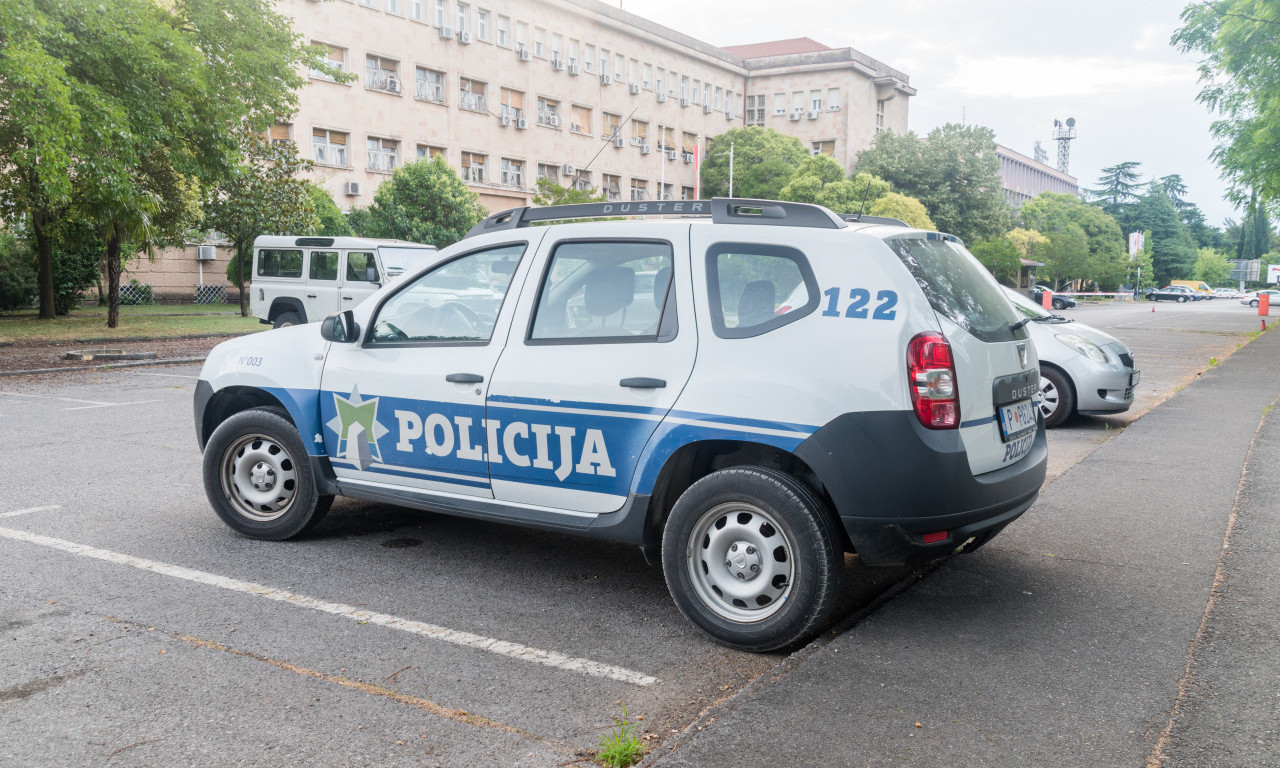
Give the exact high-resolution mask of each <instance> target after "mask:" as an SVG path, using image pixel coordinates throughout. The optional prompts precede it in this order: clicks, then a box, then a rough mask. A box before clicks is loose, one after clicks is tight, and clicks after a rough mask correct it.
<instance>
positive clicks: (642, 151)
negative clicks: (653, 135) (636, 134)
mask: <svg viewBox="0 0 1280 768" xmlns="http://www.w3.org/2000/svg"><path fill="white" fill-rule="evenodd" d="M652 151H653V147H651V146H649V145H648V144H641V145H640V154H642V155H647V154H649V153H650V152H652Z"/></svg>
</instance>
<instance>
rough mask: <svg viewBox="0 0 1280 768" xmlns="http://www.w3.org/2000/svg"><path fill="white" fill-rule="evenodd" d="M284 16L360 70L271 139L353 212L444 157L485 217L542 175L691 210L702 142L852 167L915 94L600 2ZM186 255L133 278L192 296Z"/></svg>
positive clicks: (882, 72)
mask: <svg viewBox="0 0 1280 768" xmlns="http://www.w3.org/2000/svg"><path fill="white" fill-rule="evenodd" d="M278 8H279V10H280V11H281V12H282V13H284V14H286V15H288V16H289V17H290V18H292V19H293V22H294V27H295V29H296V30H297V31H298V32H299V33H300V34H301V35H302V36H303V38H304V39H305V40H306V41H307V42H309V43H313V44H316V45H319V46H323V47H324V48H325V49H326V50H327V51H328V56H329V58H330V60H331V61H332V62H333V63H334V64H335V65H337V66H338V67H340V68H341V69H343V70H345V71H347V72H349V73H351V74H353V75H355V79H354V80H352V81H351V82H349V83H339V82H336V81H335V80H334V79H332V78H329V77H326V76H325V75H323V74H322V73H319V72H311V73H309V80H308V83H307V85H306V86H304V87H303V89H302V91H301V93H300V94H299V101H300V106H299V109H298V112H297V114H296V115H294V116H293V118H292V121H291V122H290V123H289V124H287V125H279V126H276V127H275V128H274V129H273V132H272V136H273V138H275V139H278V140H292V141H294V142H295V143H296V144H297V147H298V151H299V153H300V154H302V155H303V156H306V157H309V158H311V159H312V160H313V161H314V162H315V168H314V170H313V172H312V173H313V175H314V176H315V177H316V178H317V179H318V180H320V181H321V182H322V183H323V184H324V185H325V186H326V188H327V189H328V190H329V192H330V193H331V194H332V195H333V197H334V199H335V200H336V201H337V202H338V205H339V207H341V208H343V209H349V208H351V207H353V206H366V205H368V204H369V203H370V202H372V200H373V194H374V192H375V191H376V189H377V187H378V185H379V184H381V183H382V182H383V181H385V180H386V179H388V178H390V175H391V173H392V172H393V171H394V170H395V168H396V167H398V166H400V165H402V164H404V163H406V162H411V161H413V160H415V159H417V158H420V157H427V156H434V155H443V156H444V158H445V160H446V161H447V162H448V164H449V165H450V166H452V167H453V168H455V169H456V170H457V171H458V173H459V174H460V175H461V176H462V178H463V179H464V180H465V181H466V182H467V183H468V185H469V186H470V187H471V189H472V190H473V191H475V192H476V193H477V194H478V195H479V197H480V202H481V204H483V205H484V206H485V207H486V208H488V209H489V210H490V211H500V210H504V209H506V208H511V207H514V206H519V205H525V204H528V203H529V202H530V201H531V198H532V195H533V192H534V189H535V184H536V182H537V180H538V179H539V178H541V177H549V178H551V179H552V180H553V181H555V182H557V183H559V184H562V185H564V186H570V185H576V186H578V187H581V188H591V189H599V190H603V191H605V192H606V193H607V194H608V196H609V197H610V198H611V199H619V200H654V199H660V198H661V199H682V198H693V197H695V196H696V195H697V194H698V191H699V190H698V186H697V173H698V171H697V169H698V165H699V162H700V160H701V159H702V158H703V157H705V153H706V152H707V151H708V147H709V140H711V139H713V138H714V137H715V136H717V135H718V134H721V133H723V132H724V131H726V130H728V129H730V128H734V127H740V126H743V125H761V126H764V127H767V128H773V129H776V130H778V131H780V132H783V133H787V134H791V135H794V136H796V137H798V138H799V139H801V140H802V141H803V142H804V143H805V144H806V146H808V147H810V148H811V150H812V151H813V152H815V153H817V152H825V153H828V154H830V155H832V156H833V157H835V158H836V159H837V160H838V161H839V162H840V163H841V164H842V165H843V166H845V168H846V169H849V168H852V166H853V163H854V162H855V160H856V157H857V152H858V151H860V150H862V149H865V148H866V147H867V146H869V145H870V143H871V142H872V140H873V139H874V137H875V134H876V133H877V132H878V131H880V130H885V129H891V130H893V131H894V132H896V133H903V132H905V131H906V130H907V110H908V101H909V98H910V97H911V96H914V95H915V90H914V89H912V88H911V86H910V83H909V80H908V77H907V76H906V75H905V74H903V73H901V72H899V71H897V70H894V69H892V68H891V67H888V66H887V65H885V64H883V63H881V62H879V61H876V60H875V59H872V58H871V57H869V56H866V55H865V54H862V53H860V52H858V51H856V50H854V49H852V48H835V49H833V48H828V47H827V46H824V45H822V44H820V43H817V42H815V41H813V40H811V39H809V38H798V39H792V40H780V41H774V42H768V43H759V44H754V45H743V46H734V47H729V48H718V47H716V46H714V45H711V44H709V43H705V42H702V41H700V40H695V39H694V38H692V37H689V36H688V35H685V34H682V33H680V32H678V31H676V30H673V29H670V28H667V27H664V26H662V25H659V24H655V23H653V22H651V21H648V20H646V19H643V18H641V17H639V16H636V15H634V14H631V13H627V12H625V11H622V10H620V9H618V8H616V7H614V6H612V5H608V4H606V3H603V2H598V1H597V0H467V1H466V2H460V1H459V0H329V1H328V2H316V1H315V0H279V3H278ZM711 151H721V150H719V149H718V148H717V149H715V150H711ZM189 251H190V253H189V254H186V255H184V256H183V258H188V259H189V261H190V270H188V271H189V273H190V274H189V279H187V278H186V277H180V276H178V275H177V274H175V271H174V270H173V269H172V267H173V265H169V268H170V271H169V272H167V273H163V274H164V279H163V281H161V282H164V283H171V282H174V280H175V279H176V280H180V281H185V284H183V285H168V284H160V283H158V282H157V280H155V279H153V278H160V277H161V274H162V273H160V272H159V271H158V270H147V269H145V268H146V266H147V265H145V264H144V265H138V267H136V268H135V269H133V270H131V272H133V276H136V277H138V278H139V279H141V280H143V281H144V282H147V281H150V282H153V283H155V284H156V289H157V291H158V292H160V293H164V294H171V293H173V292H175V291H177V290H182V291H193V290H194V287H193V286H194V285H195V283H196V282H197V279H198V272H197V263H196V250H195V248H194V247H192V248H191V249H189ZM219 255H220V257H221V252H219ZM221 264H222V265H225V261H221ZM140 268H141V269H140ZM211 271H212V272H213V273H217V277H219V278H220V277H221V274H220V270H219V269H218V268H214V267H212V265H211V266H210V268H206V269H204V279H205V280H206V281H207V280H209V279H210V274H211ZM143 272H148V273H149V274H146V275H145V276H144V274H143ZM177 272H182V270H177ZM184 274H185V273H184Z"/></svg>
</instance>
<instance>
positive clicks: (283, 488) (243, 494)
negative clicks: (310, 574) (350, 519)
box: [204, 408, 333, 541]
mask: <svg viewBox="0 0 1280 768" xmlns="http://www.w3.org/2000/svg"><path fill="white" fill-rule="evenodd" d="M204 491H205V495H206V496H208V497H209V503H210V504H211V505H212V506H213V511H214V512H217V513H218V517H220V518H222V521H223V522H224V523H226V524H227V525H229V526H231V528H233V529H235V530H236V531H238V532H239V533H241V534H243V535H245V536H248V537H249V538H251V539H262V540H265V541H283V540H285V539H290V538H293V537H294V536H298V535H299V534H302V533H304V532H305V531H307V530H309V529H310V528H312V527H313V526H315V525H316V523H319V522H320V520H321V519H322V518H323V517H324V515H325V513H326V512H328V511H329V505H330V504H332V503H333V497H332V496H321V495H320V494H319V493H318V492H317V491H316V483H315V477H314V475H313V474H312V470H311V462H310V461H309V460H308V459H307V450H306V448H305V447H304V445H303V443H302V439H301V438H300V437H298V431H297V430H296V429H295V428H294V426H293V424H291V423H290V422H289V420H288V418H286V416H285V414H284V412H283V411H281V410H279V409H275V408H253V409H250V410H247V411H241V412H240V413H237V414H235V415H234V416H231V417H230V418H228V419H227V420H226V421H224V422H222V423H221V424H220V425H218V428H217V429H215V430H214V431H213V435H212V436H211V437H210V438H209V443H208V444H207V445H206V446H205V449H204Z"/></svg>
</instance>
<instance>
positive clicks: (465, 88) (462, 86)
mask: <svg viewBox="0 0 1280 768" xmlns="http://www.w3.org/2000/svg"><path fill="white" fill-rule="evenodd" d="M484 93H485V84H484V83H482V82H480V81H479V80H472V79H470V78H466V77H462V78H459V79H458V94H459V95H458V106H459V107H461V108H462V109H469V110H471V111H472V112H485V111H487V110H488V107H487V106H485V98H484Z"/></svg>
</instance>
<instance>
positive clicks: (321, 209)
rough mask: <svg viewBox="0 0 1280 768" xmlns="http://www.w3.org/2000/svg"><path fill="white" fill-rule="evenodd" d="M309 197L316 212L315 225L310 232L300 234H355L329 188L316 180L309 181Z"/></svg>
mask: <svg viewBox="0 0 1280 768" xmlns="http://www.w3.org/2000/svg"><path fill="white" fill-rule="evenodd" d="M307 197H308V198H309V199H310V200H311V208H312V210H314V211H315V214H316V223H315V226H314V227H313V228H312V229H311V231H310V232H300V233H299V234H309V235H314V236H316V237H343V236H350V235H354V234H355V231H354V230H352V228H351V224H350V223H348V221H347V217H346V216H344V215H342V211H341V210H340V209H339V208H338V204H337V203H335V202H334V201H333V196H332V195H330V194H329V192H328V190H326V189H325V188H324V187H322V186H320V185H319V184H317V183H315V182H314V181H309V182H307Z"/></svg>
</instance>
